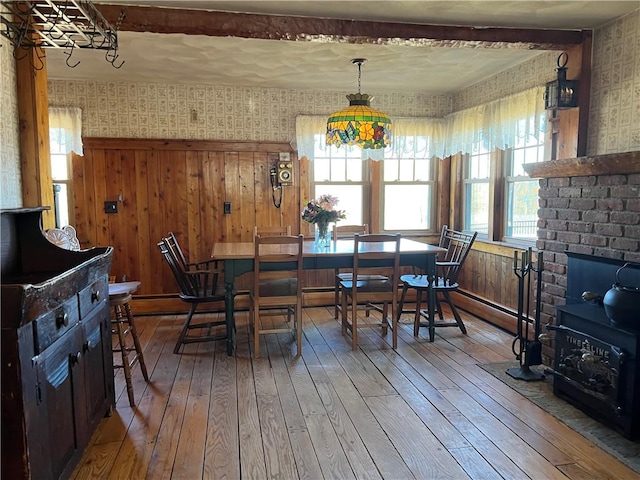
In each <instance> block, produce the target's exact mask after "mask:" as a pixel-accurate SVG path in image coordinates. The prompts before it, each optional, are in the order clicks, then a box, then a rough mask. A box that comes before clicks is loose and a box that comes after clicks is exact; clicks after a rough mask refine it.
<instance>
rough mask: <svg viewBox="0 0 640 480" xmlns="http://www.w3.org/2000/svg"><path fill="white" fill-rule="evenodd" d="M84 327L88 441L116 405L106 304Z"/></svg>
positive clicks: (93, 314)
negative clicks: (114, 404)
mask: <svg viewBox="0 0 640 480" xmlns="http://www.w3.org/2000/svg"><path fill="white" fill-rule="evenodd" d="M81 325H82V334H83V345H82V350H83V362H84V369H85V382H84V389H85V394H86V404H87V422H88V424H87V428H88V430H87V432H86V435H87V437H86V441H87V442H88V441H89V438H90V437H91V433H92V432H93V431H94V430H95V427H96V426H97V425H98V423H99V422H100V419H101V418H103V417H104V416H105V414H106V413H107V412H108V411H109V410H110V408H111V407H112V405H113V403H114V387H113V354H112V352H111V321H110V319H109V306H108V305H107V303H106V302H104V304H103V306H102V307H101V308H98V309H96V310H94V311H93V312H92V313H91V315H90V316H89V317H88V318H86V319H84V318H83V319H82V322H81ZM83 436H84V435H83Z"/></svg>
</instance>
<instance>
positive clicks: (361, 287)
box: [340, 276, 392, 292]
mask: <svg viewBox="0 0 640 480" xmlns="http://www.w3.org/2000/svg"><path fill="white" fill-rule="evenodd" d="M360 278H362V276H360ZM340 286H341V287H342V288H345V289H349V290H350V289H352V288H353V281H352V280H349V281H344V282H340ZM356 288H357V289H358V291H359V292H390V291H391V290H392V283H391V282H390V281H389V279H388V278H386V277H383V279H382V280H380V279H372V280H368V279H363V280H358V281H357V282H356Z"/></svg>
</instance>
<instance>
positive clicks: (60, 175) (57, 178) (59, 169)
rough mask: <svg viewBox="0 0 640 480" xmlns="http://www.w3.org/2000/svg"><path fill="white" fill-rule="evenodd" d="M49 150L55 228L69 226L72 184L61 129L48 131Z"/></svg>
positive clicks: (63, 133) (67, 155)
mask: <svg viewBox="0 0 640 480" xmlns="http://www.w3.org/2000/svg"><path fill="white" fill-rule="evenodd" d="M49 138H50V144H51V145H50V149H51V177H52V178H53V198H54V210H55V216H56V227H58V228H60V227H63V226H65V225H69V224H70V222H69V219H70V218H72V215H71V213H72V212H71V206H72V204H71V200H72V198H73V194H72V183H71V167H70V165H69V163H70V162H69V158H70V157H69V155H70V154H67V153H65V152H67V151H68V149H67V145H66V144H65V132H64V129H63V128H51V129H49Z"/></svg>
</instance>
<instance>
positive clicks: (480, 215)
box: [463, 145, 491, 236]
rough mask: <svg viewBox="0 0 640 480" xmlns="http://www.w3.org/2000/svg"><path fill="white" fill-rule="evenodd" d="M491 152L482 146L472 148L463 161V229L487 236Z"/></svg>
mask: <svg viewBox="0 0 640 480" xmlns="http://www.w3.org/2000/svg"><path fill="white" fill-rule="evenodd" d="M490 174H491V152H489V151H487V150H486V149H485V148H484V147H483V146H481V145H480V146H476V147H474V151H473V153H472V154H471V155H466V156H465V159H464V180H463V183H464V190H463V204H464V220H463V229H464V230H467V231H470V232H478V235H481V236H487V235H489V221H490V218H491V217H490V215H489V212H490V207H489V199H490Z"/></svg>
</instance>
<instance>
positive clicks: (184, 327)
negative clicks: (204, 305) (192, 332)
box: [173, 303, 198, 354]
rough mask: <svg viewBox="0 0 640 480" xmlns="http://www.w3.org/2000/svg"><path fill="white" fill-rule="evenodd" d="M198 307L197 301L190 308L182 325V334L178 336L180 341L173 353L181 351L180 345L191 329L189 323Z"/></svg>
mask: <svg viewBox="0 0 640 480" xmlns="http://www.w3.org/2000/svg"><path fill="white" fill-rule="evenodd" d="M196 308H198V304H197V303H192V304H191V308H190V309H189V314H188V315H187V318H186V320H185V321H184V325H182V330H181V331H180V335H179V336H178V341H177V342H176V346H175V347H173V353H176V354H177V353H179V352H180V346H181V345H182V342H183V340H184V337H186V336H187V332H188V331H189V325H191V318H192V317H193V314H194V313H195V312H196Z"/></svg>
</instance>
